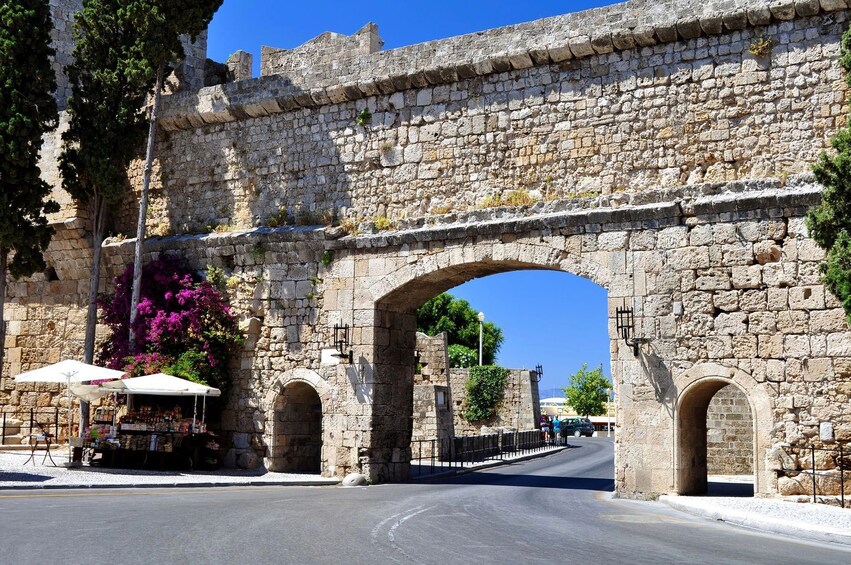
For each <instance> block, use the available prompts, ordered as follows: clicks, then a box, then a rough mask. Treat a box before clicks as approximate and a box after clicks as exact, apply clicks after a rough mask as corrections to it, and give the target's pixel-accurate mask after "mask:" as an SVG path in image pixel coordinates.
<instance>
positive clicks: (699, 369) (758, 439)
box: [674, 363, 771, 494]
mask: <svg viewBox="0 0 851 565" xmlns="http://www.w3.org/2000/svg"><path fill="white" fill-rule="evenodd" d="M676 386H677V389H678V391H679V394H678V395H677V401H676V416H675V419H674V420H675V426H676V427H675V434H674V435H675V450H674V469H675V478H674V481H675V482H674V488H675V491H676V492H677V493H678V494H705V493H706V488H707V435H706V432H707V427H706V416H707V409H708V407H709V403H710V402H711V401H712V398H713V397H714V396H715V394H716V393H717V392H718V391H720V390H721V389H722V388H724V387H726V386H734V387H736V388H737V389H739V390H740V391H741V392H742V393H744V395H745V396H746V397H747V399H748V404H749V407H750V413H751V414H752V415H753V420H752V421H753V472H754V492H755V493H758V494H762V493H768V492H769V485H770V484H771V480H770V476H768V475H767V474H766V473H767V471H766V468H765V455H766V454H767V451H768V448H769V447H770V445H771V439H770V433H771V429H770V428H771V421H770V414H771V400H770V398H769V396H768V395H767V393H766V392H765V390H764V388H763V387H764V385H761V384H760V383H758V382H757V381H756V380H754V379H753V377H751V376H750V375H748V374H747V373H745V372H744V371H741V370H739V369H736V368H732V367H727V366H724V365H720V364H714V363H707V364H702V365H699V366H696V367H693V368H691V369H690V370H688V371H686V372H685V373H684V374H683V375H682V376H681V377H680V378H678V379H676Z"/></svg>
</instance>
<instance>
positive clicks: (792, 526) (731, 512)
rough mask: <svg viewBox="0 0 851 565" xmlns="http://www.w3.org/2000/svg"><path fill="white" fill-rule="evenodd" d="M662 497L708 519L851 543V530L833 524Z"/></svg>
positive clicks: (821, 539) (674, 506)
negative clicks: (776, 516) (824, 524)
mask: <svg viewBox="0 0 851 565" xmlns="http://www.w3.org/2000/svg"><path fill="white" fill-rule="evenodd" d="M659 501H660V502H662V503H664V504H667V505H668V506H670V507H671V508H673V509H674V510H679V511H680V512H685V513H687V514H692V515H694V516H700V517H702V518H707V519H709V520H716V521H720V522H726V523H728V524H733V525H735V526H741V527H743V528H749V529H751V530H759V531H762V532H768V533H772V534H778V535H781V536H785V537H789V538H793V539H799V540H800V539H804V540H809V541H816V542H828V543H836V544H840V545H844V546H847V547H851V532H849V531H847V530H840V529H837V528H830V527H828V526H822V527H818V528H816V527H814V526H811V525H809V524H806V523H802V522H795V521H791V520H784V519H781V518H775V517H773V516H764V515H762V514H758V513H754V512H744V511H742V510H736V509H733V508H724V507H723V506H718V505H712V504H706V503H704V502H702V501H700V499H699V498H690V497H682V496H673V495H662V496H660V497H659Z"/></svg>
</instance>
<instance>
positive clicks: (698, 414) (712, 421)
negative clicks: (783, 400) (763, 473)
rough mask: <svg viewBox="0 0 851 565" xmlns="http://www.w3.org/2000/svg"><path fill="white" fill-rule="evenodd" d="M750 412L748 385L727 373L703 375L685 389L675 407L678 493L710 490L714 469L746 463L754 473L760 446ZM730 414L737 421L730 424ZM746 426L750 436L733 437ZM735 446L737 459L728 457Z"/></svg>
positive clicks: (730, 471)
mask: <svg viewBox="0 0 851 565" xmlns="http://www.w3.org/2000/svg"><path fill="white" fill-rule="evenodd" d="M743 403H744V405H743ZM752 413H753V410H752V408H751V406H750V400H749V399H748V396H747V393H746V391H744V390H743V389H742V388H740V387H739V386H737V385H736V384H734V383H732V382H731V381H730V380H729V379H726V378H721V377H709V378H705V379H701V380H699V381H698V382H695V383H693V384H692V385H691V386H689V387H688V388H687V389H686V390H685V391H683V393H682V395H681V397H680V402H679V407H678V410H677V430H678V434H677V437H678V440H677V453H678V466H677V468H678V481H677V492H678V493H679V494H686V495H699V494H707V492H708V487H709V480H708V477H709V475H710V474H711V473H714V474H741V473H736V472H733V470H734V469H739V470H741V469H743V468H744V467H746V468H747V469H748V471H747V472H748V473H754V471H755V464H754V462H755V454H756V452H757V450H756V441H755V436H756V433H755V427H756V422H755V421H754V420H753V418H752V417H751V414H752ZM730 416H733V418H730ZM727 419H729V423H731V424H733V425H726V424H727V422H725V421H724V420H727ZM743 429H746V436H747V440H745V438H742V437H735V436H736V432H740V431H742V430H743ZM748 440H749V441H748ZM732 450H735V451H736V453H735V460H729V459H730V458H731V457H733V452H732ZM725 459H727V460H725Z"/></svg>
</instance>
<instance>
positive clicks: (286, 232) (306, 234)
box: [104, 226, 328, 253]
mask: <svg viewBox="0 0 851 565" xmlns="http://www.w3.org/2000/svg"><path fill="white" fill-rule="evenodd" d="M327 237H328V236H327V234H326V230H325V227H324V226H304V227H302V226H287V227H282V228H253V229H248V230H237V231H232V232H222V233H198V234H183V235H169V236H165V237H148V238H146V239H145V252H146V253H149V252H156V251H168V250H170V249H177V248H180V247H184V246H193V245H201V246H204V247H220V246H223V245H245V244H250V243H254V242H256V241H258V240H262V241H264V242H269V243H288V242H295V241H322V240H325V239H326V238H327ZM135 245H136V238H135V237H134V238H128V239H122V240H121V241H112V242H105V243H104V248H110V249H113V250H115V251H118V252H119V253H122V252H125V251H126V250H128V249H129V250H131V251H132V248H133V247H134V246H135ZM125 248H126V249H125Z"/></svg>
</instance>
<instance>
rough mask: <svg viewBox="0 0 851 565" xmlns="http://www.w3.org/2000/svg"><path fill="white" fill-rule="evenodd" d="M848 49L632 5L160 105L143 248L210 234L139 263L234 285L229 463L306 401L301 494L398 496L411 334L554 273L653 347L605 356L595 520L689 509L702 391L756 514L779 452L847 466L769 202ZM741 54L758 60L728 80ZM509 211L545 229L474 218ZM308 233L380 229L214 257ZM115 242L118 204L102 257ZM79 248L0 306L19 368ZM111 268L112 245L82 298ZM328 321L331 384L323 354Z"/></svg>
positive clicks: (790, 223)
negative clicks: (519, 281)
mask: <svg viewBox="0 0 851 565" xmlns="http://www.w3.org/2000/svg"><path fill="white" fill-rule="evenodd" d="M651 22H652V25H651ZM846 24H847V12H846V11H845V5H844V3H842V2H837V1H835V0H824V1H822V2H821V3H819V2H814V1H811V0H802V1H798V2H791V1H786V0H780V1H777V2H772V3H771V4H770V6H769V5H766V3H765V2H761V1H760V2H757V1H755V0H753V1H752V0H729V1H723V2H722V1H720V0H719V1H709V2H703V3H701V4H697V3H695V2H653V3H650V2H647V3H645V2H630V3H627V4H623V5H619V6H615V7H612V8H609V9H600V10H593V11H590V12H587V13H583V14H577V15H571V16H564V17H560V18H552V19H548V20H543V21H542V22H532V23H530V24H523V25H521V26H512V27H510V28H506V29H503V30H494V31H492V32H485V33H483V34H477V35H473V36H465V37H462V38H457V39H452V40H446V41H444V42H436V43H430V44H425V45H422V46H413V47H411V48H405V49H404V50H394V51H390V52H386V53H376V54H372V55H364V56H358V57H355V58H354V59H352V65H351V67H350V68H351V69H352V72H353V73H355V74H354V75H345V74H340V75H335V76H333V77H332V76H331V75H329V76H328V77H325V78H323V77H318V78H317V79H316V80H315V81H314V79H312V78H311V79H305V80H306V82H308V83H309V84H310V86H309V87H308V86H305V87H297V86H293V85H292V84H290V83H288V82H287V79H286V77H283V76H281V77H276V76H270V77H264V78H262V79H257V80H245V81H241V82H239V83H237V84H232V85H224V86H220V87H213V88H209V89H202V90H201V91H200V92H198V93H196V94H192V95H178V96H174V97H171V98H170V99H169V101H168V108H166V111H165V117H164V120H163V126H164V129H163V131H162V132H161V138H160V146H159V147H160V150H159V154H158V163H157V166H156V170H157V173H156V176H157V178H156V179H155V182H154V203H153V206H152V209H151V218H150V227H151V228H152V231H153V232H154V233H158V234H161V235H162V234H167V233H171V232H177V233H179V232H184V231H210V230H212V229H214V227H216V226H218V228H219V229H220V230H221V231H223V232H227V233H221V234H219V233H213V234H207V235H194V236H193V235H186V236H180V237H177V236H175V237H167V238H163V239H159V240H154V241H151V242H150V243H149V246H148V257H152V256H154V255H155V254H157V253H160V252H164V251H167V250H170V251H175V252H179V253H181V254H183V255H184V256H185V257H186V258H187V259H188V260H189V261H190V262H191V264H193V265H194V266H195V267H196V268H197V269H205V268H206V265H208V264H211V265H214V266H218V267H221V268H222V269H224V270H225V273H226V276H227V278H228V281H229V282H230V281H233V282H232V284H231V285H229V289H230V290H229V292H230V293H231V294H232V298H233V301H234V304H235V308H236V311H237V312H239V314H240V316H241V317H244V318H245V322H246V325H245V327H246V331H247V333H248V334H249V339H248V341H247V343H246V346H245V349H244V351H243V352H242V353H241V354H240V356H239V358H238V359H237V360H236V361H235V365H234V368H233V369H234V375H235V379H236V380H235V386H234V390H235V391H237V392H235V393H234V395H232V397H231V398H230V399H229V400H228V404H227V407H226V409H225V411H224V415H223V423H224V426H225V430H226V431H227V432H228V433H230V432H231V431H232V432H233V436H234V442H233V443H234V445H235V446H236V445H238V446H239V449H242V450H246V449H249V450H255V451H256V453H257V454H258V455H261V456H263V457H264V458H266V459H267V460H274V457H275V455H274V445H273V444H274V442H275V441H276V440H275V437H278V436H277V434H276V432H273V431H271V430H270V428H269V427H270V426H272V425H273V424H272V422H273V421H274V406H275V402H276V398H277V396H278V395H280V394H281V391H282V389H283V387H285V386H287V385H288V384H291V383H294V382H299V383H308V384H310V386H312V387H313V388H314V389H315V390H316V391H317V393H318V395H319V397H320V400H321V403H322V411H323V430H324V431H323V446H322V461H323V473H324V474H326V475H344V474H345V473H346V472H348V471H349V470H352V469H357V470H362V471H363V472H365V473H367V474H368V475H369V476H370V477H371V478H373V479H374V480H385V479H400V478H404V477H405V473H406V471H407V470H408V467H407V466H406V465H407V460H408V458H409V456H410V448H409V443H410V438H411V424H410V416H411V412H412V404H411V399H412V397H413V387H414V384H413V383H414V371H415V350H416V335H415V333H416V321H415V316H414V311H415V309H416V307H418V306H419V305H421V304H422V303H423V302H424V301H425V300H427V299H428V298H431V297H432V296H434V295H436V294H438V293H439V292H442V291H444V290H446V289H448V288H451V287H453V286H455V285H457V284H459V283H461V282H464V281H466V280H469V279H471V278H474V277H480V276H486V275H489V274H494V273H498V272H504V271H509V270H515V269H520V268H544V269H557V270H562V271H566V272H571V273H574V274H576V275H579V276H583V277H586V278H588V279H590V280H592V281H594V282H596V283H597V284H600V285H601V286H604V287H605V288H606V290H607V292H608V293H609V319H610V320H609V323H610V328H609V331H610V335H611V336H616V330H615V314H614V311H615V308H617V307H623V306H629V307H631V308H633V310H634V313H635V317H636V328H635V330H636V335H638V336H640V337H645V338H648V339H649V340H650V341H649V343H645V344H643V345H642V346H641V347H640V348H639V351H638V354H637V355H634V354H633V350H632V349H631V348H627V347H625V346H624V345H623V343H622V342H621V341H620V340H618V339H616V338H615V339H613V340H612V344H611V345H612V348H611V350H612V369H613V380H614V382H615V386H616V389H617V391H616V397H617V399H618V403H619V405H618V413H617V414H618V424H619V434H618V437H617V438H616V442H617V443H616V486H617V490H618V492H619V493H623V494H626V495H629V494H635V493H653V492H669V491H675V492H695V491H696V490H698V489H699V487H700V479H701V476H700V472H701V469H700V468H698V466H697V465H696V462H699V461H700V459H701V458H702V457H703V456H704V455H705V451H703V452H701V450H700V449H697V448H695V447H694V446H697V445H700V442H704V443H705V442H706V434H705V426H704V424H705V423H704V422H693V421H691V420H689V419H688V418H689V414H696V413H701V412H700V410H701V409H703V410H705V409H706V406H707V405H708V402H709V400H710V398H711V397H712V396H713V395H714V394H715V393H716V392H717V391H718V390H719V389H721V388H722V386H723V385H726V384H734V385H736V386H738V387H739V388H740V389H741V390H742V391H743V392H744V393H745V394H746V395H747V397H748V399H749V401H750V405H751V406H752V407H753V414H752V416H753V419H754V434H755V439H754V443H753V445H754V446H755V456H754V459H753V464H754V467H755V469H754V471H755V477H756V479H757V484H756V488H757V491H758V492H760V493H771V492H777V491H778V488H777V485H778V482H779V480H780V478H782V476H783V475H784V474H789V473H795V472H798V471H799V470H800V469H799V467H800V464H799V462H798V461H797V460H796V459H794V458H792V457H789V456H788V455H784V453H785V452H786V451H790V450H793V449H800V448H802V447H805V446H806V445H809V444H810V443H816V444H817V445H822V444H830V443H831V442H834V441H847V440H848V439H849V438H851V413H849V403H848V395H849V392H851V385H849V379H851V332H849V331H848V326H847V324H846V322H845V318H844V314H843V311H842V309H841V307H840V305H839V303H838V302H837V301H836V299H835V298H834V297H833V296H831V295H830V293H829V292H827V291H826V290H825V288H824V286H823V284H822V283H821V280H820V274H819V268H818V265H819V262H820V261H821V260H822V259H823V257H824V254H823V252H822V251H821V249H819V248H818V247H817V246H816V245H815V244H814V242H813V241H812V240H811V239H810V238H809V237H808V235H807V233H806V228H805V226H804V220H803V218H804V216H805V214H806V210H807V208H808V207H809V206H811V205H812V204H813V203H815V202H816V201H817V200H818V196H819V191H820V187H818V186H816V185H814V184H813V182H812V179H811V178H808V177H806V176H795V175H791V173H796V172H803V171H807V170H808V169H809V166H810V163H811V162H812V161H813V160H814V158H815V156H816V155H817V153H818V152H819V151H820V150H821V149H823V148H825V147H827V145H828V142H827V140H828V139H829V137H830V135H831V134H832V133H833V132H834V131H835V129H836V127H837V126H838V124H840V123H842V122H843V121H844V112H845V107H844V96H845V93H846V89H845V86H844V84H843V81H842V77H841V75H840V73H839V71H838V69H837V65H836V59H837V57H838V53H839V50H838V45H839V38H840V35H841V33H842V31H843V29H844V28H845V26H846ZM585 30H595V31H594V34H593V35H591V36H589V35H585V34H586V33H587V31H585ZM763 36H764V37H767V38H771V39H772V40H774V41H776V44H775V45H774V46H773V48H772V49H771V52H770V54H768V55H767V56H765V57H757V56H755V55H752V54H750V53H749V52H748V49H749V47H750V46H751V44H752V43H753V42H754V41H755V40H756V39H758V38H759V37H763ZM477 46H478V47H477ZM361 57H364V58H365V59H363V60H364V61H365V62H364V63H363V65H362V66H360V67H359V66H358V65H359V64H360V63H357V62H358V61H361ZM367 62H368V63H369V64H367ZM370 65H371V66H370ZM323 81H325V82H323ZM363 109H368V111H369V113H370V117H369V119H365V118H364V119H363V120H362V121H364V122H365V123H364V125H360V124H358V123H357V122H358V119H357V116H359V115H363V113H362V110H363ZM135 167H136V168H134V170H133V171H132V173H133V176H134V179H135V181H134V182H135V183H136V185H138V179H139V177H140V172H141V167H138V165H136V166H135ZM790 175H791V176H790ZM764 177H773V178H769V179H765V178H764ZM514 190H522V191H525V192H527V193H528V194H529V195H531V196H532V197H539V198H541V201H540V202H539V203H537V204H534V205H532V206H523V207H514V208H511V207H502V208H494V209H491V208H486V207H485V199H486V198H487V197H488V196H493V195H496V194H502V195H503V196H505V195H506V194H507V193H508V192H509V191H514ZM331 208H333V211H334V212H336V213H337V214H342V213H344V212H347V213H348V214H349V215H350V216H354V217H357V216H360V218H361V219H363V220H370V219H375V218H377V217H378V216H389V217H390V218H391V219H393V220H396V221H397V229H396V230H394V231H389V232H380V233H373V234H368V233H366V230H364V233H363V235H361V236H359V237H342V236H343V233H342V231H341V230H339V229H333V228H332V229H327V230H321V229H306V228H304V229H294V228H287V229H280V228H279V229H268V228H260V229H252V230H246V231H239V230H238V229H237V228H239V227H246V228H252V227H254V226H255V225H258V224H264V223H267V224H271V223H278V224H279V223H280V222H282V221H284V220H285V219H286V218H284V216H286V215H287V214H291V215H300V216H301V220H302V221H304V222H308V221H317V218H318V216H319V215H320V214H321V213H322V212H323V211H326V210H328V209H331ZM450 209H454V213H451V214H447V213H444V212H446V211H447V210H450ZM134 214H135V212H134V207H133V202H132V199H129V200H128V207H127V210H125V211H124V213H123V214H120V215H119V218H118V220H119V224H120V225H119V228H120V229H121V230H122V231H124V232H125V233H132V231H133V226H134V225H135V223H134ZM422 216H425V219H423V218H422ZM406 217H407V219H406ZM272 220H274V222H273V221H272ZM363 223H364V224H367V223H368V222H363ZM64 226H65V224H63V229H65V227H64ZM84 229H85V228H84V227H82V226H81V224H80V223H78V222H69V223H68V225H67V229H66V232H65V234H64V235H62V236H61V237H59V238H58V239H57V240H56V241H54V243H53V244H52V246H51V248H50V250H49V253H48V261H49V263H50V264H51V266H53V268H54V271H55V275H56V278H58V279H59V280H55V279H54V277H50V276H46V275H44V278H43V279H42V278H38V277H34V278H32V279H29V280H26V281H21V282H20V283H17V284H13V285H10V287H9V289H10V290H9V295H8V301H9V302H10V304H11V306H12V308H11V309H10V310H9V312H11V315H12V316H13V318H10V319H11V320H12V322H21V323H20V324H17V325H13V324H12V322H10V327H11V328H12V329H13V331H11V332H10V333H9V334H8V335H7V347H10V346H11V347H13V348H20V350H19V351H17V352H14V353H13V355H12V356H11V357H10V358H11V359H12V360H13V361H10V362H15V363H20V367H21V369H22V370H26V369H28V368H33V366H34V365H36V364H41V363H42V362H47V361H49V360H51V359H53V356H56V355H65V353H66V351H67V348H70V349H72V350H73V349H74V348H76V347H78V344H79V343H80V342H81V339H82V335H81V334H82V324H80V325H77V324H75V326H76V327H75V328H74V329H73V330H72V331H70V333H69V334H66V335H65V336H64V338H67V339H62V340H57V339H56V337H55V335H56V333H55V332H56V331H57V329H56V328H57V327H58V326H57V325H56V324H57V323H59V322H62V321H63V318H68V319H69V320H79V319H80V318H79V314H80V312H81V310H80V309H79V308H80V304H82V300H81V297H82V296H84V291H85V289H86V288H85V285H86V283H85V282H84V281H85V280H86V278H87V276H85V275H84V274H83V271H85V269H86V268H87V265H88V263H87V261H90V259H89V258H88V254H87V252H86V250H85V247H84V246H81V244H80V242H81V241H84V238H85V232H84ZM131 249H132V242H131V241H127V242H123V243H120V242H119V243H112V244H110V245H108V246H107V257H106V264H107V267H106V268H105V270H104V281H107V280H109V279H110V278H111V277H112V276H114V275H115V274H116V273H117V272H118V271H120V270H121V269H123V268H124V266H125V265H126V264H127V263H128V262H129V260H130V254H131ZM326 251H327V252H328V253H329V254H330V259H331V261H323V259H324V258H325V252H326ZM103 287H104V288H105V287H106V285H105V284H104V285H103ZM51 322H52V323H53V325H52V326H51ZM338 323H347V324H350V325H351V327H352V332H351V343H350V347H351V348H352V350H353V353H354V363H352V364H351V365H349V364H348V363H340V361H339V358H333V357H329V356H328V355H325V354H326V353H327V349H328V348H329V347H330V345H331V342H332V339H331V336H330V335H329V334H330V333H331V332H332V328H333V327H334V325H335V324H338ZM51 340H54V341H51ZM10 344H12V345H10ZM332 358H333V359H334V360H333V362H331V361H330V359H332ZM323 359H326V360H329V361H328V362H323ZM526 373H527V374H526V375H525V376H522V375H521V377H520V378H521V379H522V382H519V381H517V383H518V384H517V386H518V387H519V388H518V389H516V390H518V391H519V395H518V397H520V398H522V397H523V394H525V393H524V392H523V391H524V390H526V389H525V387H526V386H527V385H526V384H525V383H526V380H530V381H531V375H530V374H528V372H526ZM5 374H9V373H5ZM512 379H514V377H512ZM512 382H515V381H512ZM533 385H534V383H531V382H530V383H529V385H528V386H530V387H531V386H533ZM512 386H513V385H512ZM2 387H3V390H4V391H6V394H8V396H9V397H11V395H12V394H13V393H12V392H9V391H11V390H12V388H13V386H12V385H10V381H9V379H8V377H5V380H4V381H3V383H2ZM15 390H16V391H19V393H20V394H21V395H27V397H26V398H28V399H31V400H32V401H33V402H47V403H52V402H55V401H56V399H55V397H54V396H52V395H48V396H45V395H46V394H48V393H50V391H48V390H42V389H37V390H34V389H30V388H27V387H25V386H23V385H22V386H21V387H18V388H16V389H15ZM530 390H533V389H530ZM452 392H453V393H456V389H455V387H453V391H452ZM529 397H530V398H534V393H533V392H529ZM507 398H508V399H511V398H513V396H512V394H508V395H507ZM459 400H461V401H463V398H461V399H459V398H458V397H456V396H455V394H453V402H456V403H457V402H458V401H459ZM28 401H29V400H28ZM531 404H534V400H532V402H531ZM501 417H502V416H501ZM511 417H512V414H507V415H505V419H506V422H505V423H506V424H509V425H510V422H508V421H507V420H509V419H510V418H511ZM531 418H534V415H531ZM530 423H531V424H532V425H534V419H531V420H530ZM517 427H521V428H522V427H527V426H525V425H522V422H521V425H519V426H517ZM695 430H698V431H699V432H702V438H701V437H696V436H694V435H693V434H692V432H694V431H695ZM458 433H461V430H460V429H457V428H456V434H458ZM690 434H692V435H690ZM236 438H238V442H237V441H236ZM225 441H227V440H225ZM703 471H704V472H705V469H703Z"/></svg>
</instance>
